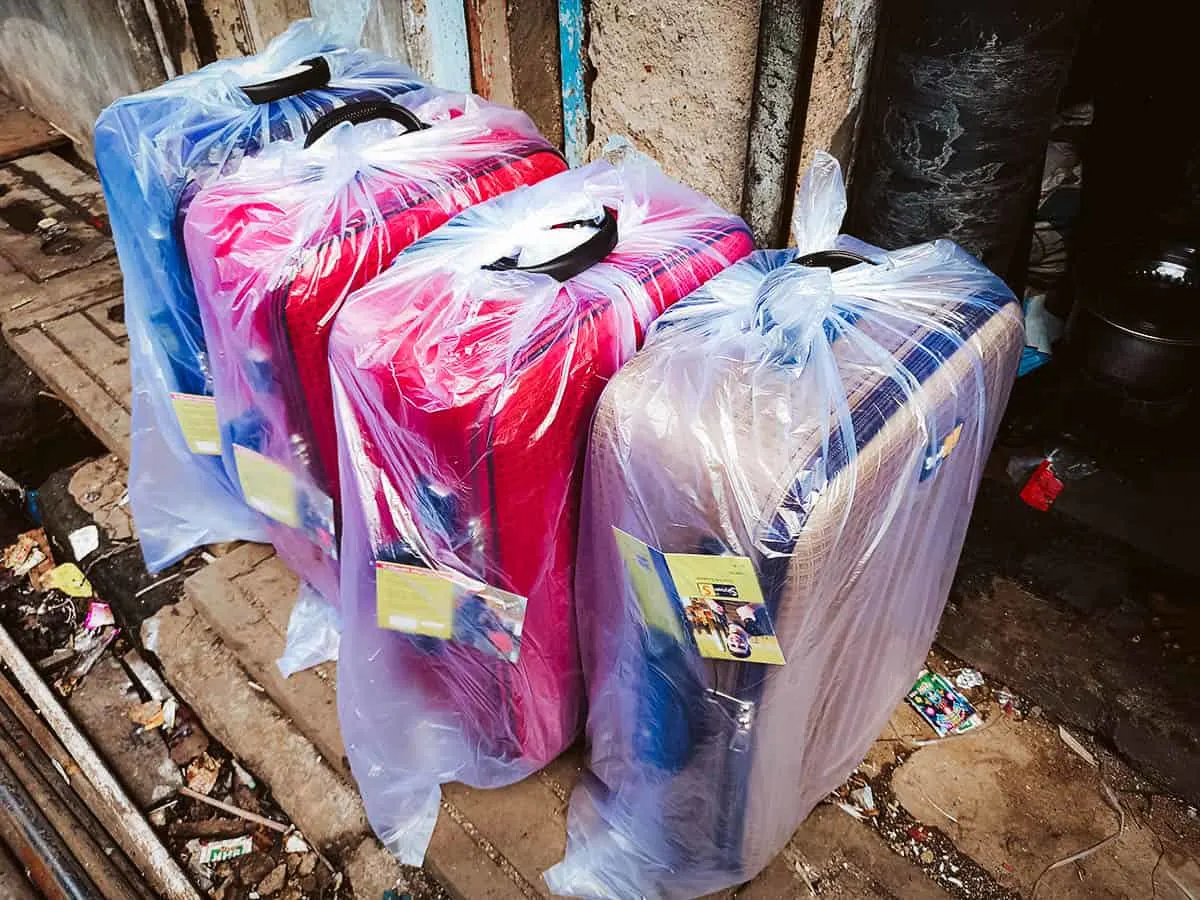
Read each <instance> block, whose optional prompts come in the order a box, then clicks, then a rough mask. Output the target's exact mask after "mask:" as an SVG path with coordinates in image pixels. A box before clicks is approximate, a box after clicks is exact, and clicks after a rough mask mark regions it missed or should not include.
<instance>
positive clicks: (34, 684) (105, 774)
mask: <svg viewBox="0 0 1200 900" xmlns="http://www.w3.org/2000/svg"><path fill="white" fill-rule="evenodd" d="M0 660H2V661H3V662H4V663H5V664H6V665H7V666H8V668H9V671H11V672H12V674H13V677H14V678H15V679H16V680H17V683H18V684H20V685H21V687H22V689H24V691H25V693H26V694H28V695H29V698H30V700H31V701H32V702H33V704H34V705H35V706H36V707H37V708H38V710H39V711H40V712H41V714H42V716H44V717H45V719H46V723H47V724H48V725H49V727H50V729H51V730H52V731H53V732H54V734H55V735H56V736H57V738H58V740H59V741H61V743H62V747H63V748H64V750H65V751H66V753H67V754H68V757H67V758H68V762H70V764H71V769H73V770H74V772H73V773H72V771H71V770H70V769H68V775H69V776H70V777H71V779H72V783H73V784H81V783H82V782H83V781H86V782H88V783H89V784H90V786H91V788H92V791H91V793H92V794H93V795H94V796H95V798H96V799H95V803H93V802H92V800H91V799H90V798H88V797H84V799H85V801H86V802H87V803H88V804H89V805H91V806H92V809H93V811H94V812H95V813H96V816H97V818H99V819H100V821H101V822H102V823H103V824H104V827H105V828H106V829H107V830H108V832H109V833H110V834H111V835H112V836H113V837H114V838H116V839H117V840H119V841H120V842H121V846H122V847H124V848H125V851H126V852H127V853H128V854H129V857H130V859H132V860H133V862H134V864H135V865H137V867H138V868H139V869H141V870H142V873H143V874H144V875H145V877H146V880H147V881H148V882H149V883H150V886H151V887H153V888H154V890H155V891H157V892H158V893H159V894H160V895H161V896H162V897H163V898H164V900H200V895H199V894H198V893H197V892H196V889H195V888H194V887H192V884H191V882H189V881H188V879H187V876H186V875H185V874H184V872H183V870H182V869H181V868H180V867H179V864H178V863H177V862H176V861H175V859H174V857H172V856H171V854H170V852H169V851H168V850H167V848H166V847H164V846H163V844H162V842H161V841H159V839H158V836H157V835H156V834H155V833H154V830H153V829H152V828H151V827H150V823H148V822H147V821H146V820H145V818H143V816H142V814H141V812H140V811H139V810H138V808H137V807H136V806H134V805H133V802H132V801H131V800H130V799H129V797H128V796H127V795H126V793H125V791H124V789H123V788H122V787H121V785H120V783H119V782H118V781H117V780H116V778H115V777H114V776H113V774H112V772H110V771H109V770H108V767H107V766H105V765H104V762H103V761H102V760H101V759H100V757H99V756H98V755H97V754H96V751H95V750H94V749H93V748H92V745H91V744H90V743H89V742H88V739H87V738H86V737H84V735H83V733H82V732H81V731H80V730H79V729H78V728H77V727H76V725H75V723H74V722H73V721H71V717H70V716H68V715H67V712H66V710H65V709H63V707H62V704H60V703H59V702H58V699H57V698H56V697H55V696H54V694H53V692H52V691H51V690H50V688H49V687H47V686H46V683H45V682H44V681H42V678H41V676H40V675H39V674H38V672H37V670H36V669H35V668H34V667H33V665H32V664H31V663H30V662H29V660H28V659H26V658H25V654H24V653H22V652H21V649H20V648H19V647H18V646H17V645H16V643H14V641H13V639H12V637H11V636H10V635H9V633H8V631H7V629H5V628H4V627H3V626H2V625H0ZM8 688H9V690H10V691H11V685H10V686H8ZM2 693H3V686H0V694H2ZM15 711H17V710H15ZM17 712H18V715H19V711H17ZM23 724H25V725H26V727H27V728H29V730H30V732H31V733H34V734H36V732H35V731H34V729H33V728H31V727H30V726H29V723H23ZM60 762H61V761H60ZM64 768H67V767H66V766H64ZM77 778H78V779H79V781H78V782H77V781H76V779H77ZM77 789H79V790H80V793H81V796H82V793H83V791H82V788H81V787H80V788H77Z"/></svg>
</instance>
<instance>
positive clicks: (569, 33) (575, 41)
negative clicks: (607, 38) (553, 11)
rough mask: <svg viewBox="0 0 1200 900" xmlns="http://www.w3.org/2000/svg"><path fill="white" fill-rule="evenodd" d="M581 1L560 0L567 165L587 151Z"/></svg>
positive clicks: (559, 17) (560, 45)
mask: <svg viewBox="0 0 1200 900" xmlns="http://www.w3.org/2000/svg"><path fill="white" fill-rule="evenodd" d="M583 35H584V18H583V0H559V3H558V46H559V56H560V66H561V71H562V107H563V143H564V146H565V149H566V156H567V163H568V165H571V166H577V165H579V164H580V163H582V162H583V158H584V154H585V152H586V150H587V119H588V111H587V96H586V94H585V93H584V91H585V88H584V62H583Z"/></svg>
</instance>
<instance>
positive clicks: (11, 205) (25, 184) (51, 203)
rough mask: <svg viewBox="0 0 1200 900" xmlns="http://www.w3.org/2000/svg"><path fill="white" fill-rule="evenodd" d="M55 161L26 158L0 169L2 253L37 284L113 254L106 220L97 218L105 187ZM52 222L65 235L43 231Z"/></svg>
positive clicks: (59, 161)
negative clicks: (68, 171)
mask: <svg viewBox="0 0 1200 900" xmlns="http://www.w3.org/2000/svg"><path fill="white" fill-rule="evenodd" d="M41 156H42V157H46V156H49V154H42V155H41ZM31 159H32V160H34V162H33V164H32V165H31V164H30V162H29V161H30V160H31ZM53 159H54V160H55V161H56V162H54V163H52V162H50V161H49V160H48V159H42V158H39V157H25V158H24V159H23V160H21V161H20V162H13V163H9V164H8V165H5V166H0V253H2V254H3V255H4V256H6V257H7V258H8V260H9V262H11V263H12V264H13V265H15V266H16V267H17V268H18V269H20V270H21V271H22V272H24V273H25V274H26V275H28V276H29V277H30V278H32V279H34V280H35V281H46V280H47V279H50V278H53V277H54V276H56V275H61V274H63V273H65V272H71V271H74V270H76V269H81V268H84V267H85V266H89V265H91V264H92V263H95V262H99V261H100V260H102V259H104V258H106V257H108V256H112V254H113V244H112V241H111V240H110V239H109V237H108V236H107V234H105V232H104V230H103V229H104V227H105V225H104V222H102V221H101V220H99V219H97V217H96V210H97V208H100V209H102V207H98V202H99V196H98V190H99V185H98V184H97V183H96V181H95V180H94V179H90V178H82V177H81V178H76V177H74V176H71V175H69V174H67V173H65V172H63V171H62V170H61V168H60V165H59V164H61V160H58V158H57V157H53ZM47 177H48V178H49V180H48V179H47ZM46 219H54V220H56V222H57V223H58V225H59V226H61V228H62V229H63V231H62V233H60V234H55V235H49V234H47V233H46V232H45V231H44V230H43V229H41V228H39V223H41V222H43V221H44V220H46Z"/></svg>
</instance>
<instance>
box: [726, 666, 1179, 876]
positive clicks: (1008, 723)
mask: <svg viewBox="0 0 1200 900" xmlns="http://www.w3.org/2000/svg"><path fill="white" fill-rule="evenodd" d="M930 664H931V667H933V668H938V669H940V670H941V671H943V672H946V671H947V669H948V666H947V665H946V662H945V661H944V660H940V659H937V658H936V657H931V661H930ZM966 693H967V694H968V696H970V697H971V699H972V700H973V701H974V702H975V703H976V705H977V707H978V708H979V710H980V711H981V712H982V713H983V714H984V715H985V718H986V720H987V726H986V727H984V728H983V729H981V730H979V731H977V732H973V733H970V734H966V735H962V736H960V737H952V738H949V739H944V740H940V741H939V740H936V738H935V736H934V734H933V732H932V730H931V729H930V728H929V727H928V726H927V725H925V724H924V722H923V721H922V720H921V719H920V718H919V717H918V716H917V714H916V713H915V712H914V711H913V710H912V709H911V708H909V707H908V706H907V705H901V706H900V707H898V708H897V710H896V712H895V713H894V714H893V716H892V720H891V722H890V723H889V726H888V729H887V730H886V731H885V733H884V735H882V736H881V737H880V739H879V740H878V741H877V742H876V744H875V745H874V747H873V748H872V749H871V752H870V753H869V754H868V756H867V758H866V760H864V762H863V765H862V766H860V768H859V771H858V773H856V775H857V783H859V784H861V783H862V782H863V781H864V780H865V781H866V782H867V783H869V784H870V785H871V786H872V789H873V793H874V797H875V805H876V807H877V814H876V815H868V816H866V817H865V818H864V819H862V820H859V821H856V820H855V819H854V818H853V817H852V816H851V815H850V814H848V813H846V812H843V811H842V810H841V809H840V808H838V807H837V806H835V805H832V804H826V805H822V806H821V807H818V809H817V810H816V811H815V812H814V813H813V815H812V816H810V817H809V818H808V820H807V821H806V822H805V823H804V824H803V825H802V826H801V827H800V828H799V830H798V831H797V832H796V834H795V836H793V838H792V839H791V841H789V843H788V845H787V847H786V848H785V850H784V852H783V853H782V854H780V856H779V858H778V859H777V860H776V861H775V862H774V863H773V864H772V866H771V867H770V868H769V869H768V870H767V872H765V873H764V874H763V875H762V876H760V877H759V879H756V881H755V882H752V883H751V885H749V886H747V888H744V889H743V890H742V891H741V892H740V893H739V894H738V897H739V900H754V898H763V900H765V898H768V897H805V896H821V897H826V896H828V897H839V898H842V897H845V898H892V897H895V898H910V897H911V898H947V897H959V898H989V900H990V898H1002V897H1004V898H1008V897H1023V898H1031V897H1036V898H1041V900H1049V898H1070V900H1074V898H1131V900H1132V898H1164V900H1171V898H1178V900H1191V898H1196V897H1200V819H1198V818H1197V811H1196V810H1195V809H1194V808H1190V807H1188V806H1187V805H1186V804H1184V803H1182V802H1180V801H1178V800H1174V799H1172V798H1170V797H1167V796H1164V795H1162V794H1160V793H1156V792H1155V790H1154V789H1153V788H1152V787H1151V786H1150V785H1149V784H1148V783H1147V782H1145V781H1143V780H1142V779H1141V778H1139V776H1138V775H1137V774H1136V773H1135V772H1133V771H1132V770H1130V769H1129V768H1128V767H1127V766H1126V765H1125V764H1123V763H1122V762H1121V761H1120V760H1119V759H1117V758H1116V757H1114V756H1113V755H1111V754H1110V753H1108V752H1106V751H1105V749H1104V748H1102V747H1098V746H1096V745H1095V744H1094V743H1092V742H1091V740H1090V738H1089V737H1088V736H1087V735H1083V734H1079V733H1076V734H1074V735H1073V737H1075V738H1076V739H1078V740H1079V742H1080V743H1081V744H1083V746H1084V749H1085V751H1086V752H1088V753H1090V755H1091V756H1092V758H1093V760H1094V762H1095V764H1094V765H1093V764H1092V763H1091V762H1090V761H1087V760H1085V759H1084V758H1083V757H1082V756H1081V755H1080V754H1079V753H1077V752H1076V751H1075V750H1073V749H1072V748H1071V747H1069V746H1068V744H1067V743H1066V742H1064V740H1063V738H1062V737H1061V736H1060V733H1059V727H1058V725H1057V724H1056V723H1054V722H1052V721H1049V720H1048V719H1046V718H1045V717H1044V716H1042V715H1040V714H1039V711H1038V710H1036V708H1035V709H1033V710H1029V709H1028V707H1027V705H1026V704H1023V703H1022V702H1021V701H1020V700H1019V699H1018V700H1017V702H1016V703H1015V704H1008V705H1007V708H1006V709H1005V708H1002V707H1001V705H1000V704H999V703H998V702H997V701H996V699H995V694H994V692H993V690H992V688H991V687H990V686H987V685H985V686H983V687H981V688H976V689H973V690H971V691H967V692H966ZM1022 709H1024V710H1025V711H1024V712H1022ZM918 744H920V745H919V746H918ZM1122 820H1123V824H1122ZM1101 842H1105V843H1103V844H1102V845H1101V846H1099V847H1098V849H1095V850H1094V851H1093V852H1091V853H1090V854H1087V855H1086V856H1083V857H1082V858H1079V859H1077V860H1074V861H1069V862H1060V861H1062V860H1067V859H1069V858H1070V857H1072V856H1074V855H1076V854H1079V853H1081V851H1085V850H1088V849H1089V848H1092V847H1095V846H1096V845H1097V844H1101ZM1056 863H1058V865H1055V864H1056Z"/></svg>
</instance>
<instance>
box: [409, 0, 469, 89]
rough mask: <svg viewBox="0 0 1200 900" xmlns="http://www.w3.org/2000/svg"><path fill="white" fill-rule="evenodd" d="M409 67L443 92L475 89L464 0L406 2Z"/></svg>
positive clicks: (411, 0) (416, 0)
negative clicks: (473, 86)
mask: <svg viewBox="0 0 1200 900" xmlns="http://www.w3.org/2000/svg"><path fill="white" fill-rule="evenodd" d="M403 5H404V12H405V16H404V24H405V26H406V27H405V35H406V37H407V38H408V59H409V64H410V65H411V66H412V67H413V68H414V69H416V70H417V72H419V73H420V74H421V75H423V76H425V78H427V79H429V80H430V81H431V82H433V83H434V84H436V85H437V86H438V87H440V88H445V89H446V90H450V91H469V90H470V89H471V54H470V50H469V48H468V45H467V14H466V9H465V8H464V6H463V3H462V0H404V3H403Z"/></svg>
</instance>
